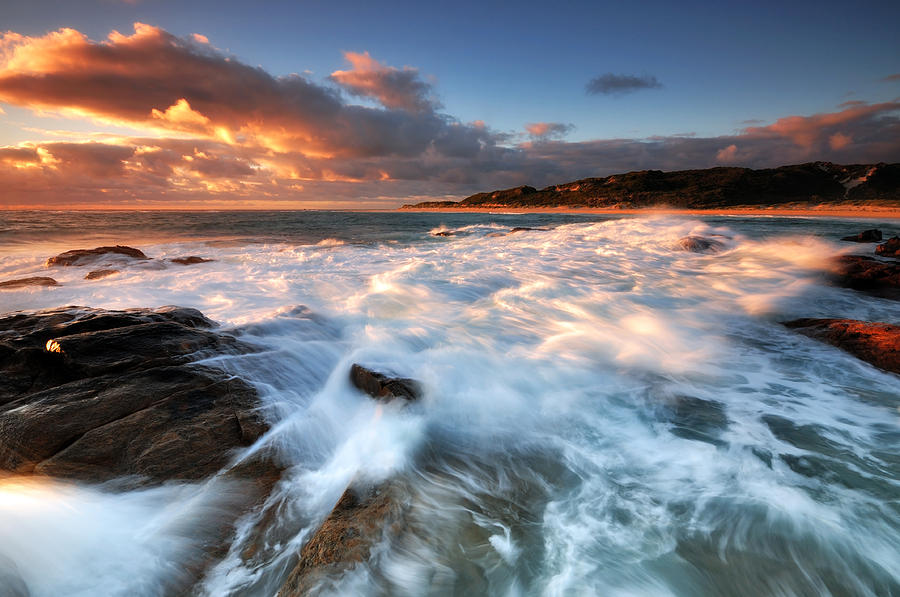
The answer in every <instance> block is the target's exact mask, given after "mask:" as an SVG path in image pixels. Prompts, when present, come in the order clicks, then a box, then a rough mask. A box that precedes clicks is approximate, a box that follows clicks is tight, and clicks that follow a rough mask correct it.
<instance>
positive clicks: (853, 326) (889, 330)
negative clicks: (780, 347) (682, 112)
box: [784, 319, 900, 373]
mask: <svg viewBox="0 0 900 597" xmlns="http://www.w3.org/2000/svg"><path fill="white" fill-rule="evenodd" d="M784 325H785V326H787V327H788V328H790V329H792V330H795V331H796V332H798V333H800V334H803V335H804V336H808V337H810V338H815V339H816V340H820V341H822V342H826V343H828V344H831V345H832V346H837V347H838V348H840V349H842V350H845V351H847V352H849V353H850V354H852V355H853V356H855V357H856V358H858V359H861V360H863V361H866V362H867V363H871V364H872V365H875V366H876V367H879V368H881V369H884V370H886V371H892V372H894V373H900V326H896V325H891V324H888V323H873V322H868V321H857V320H855V319H795V320H793V321H788V322H785V323H784Z"/></svg>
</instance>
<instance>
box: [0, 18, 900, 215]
mask: <svg viewBox="0 0 900 597" xmlns="http://www.w3.org/2000/svg"><path fill="white" fill-rule="evenodd" d="M345 58H346V60H347V61H348V63H349V65H350V68H348V69H344V70H337V71H335V72H334V73H332V74H331V75H330V76H329V77H328V78H327V79H326V80H325V81H323V82H315V81H312V80H310V79H308V78H306V77H305V76H300V75H290V76H286V77H275V76H272V75H270V74H269V73H267V72H266V71H264V70H263V69H261V68H258V67H250V66H248V65H246V64H243V63H242V62H240V60H238V59H237V58H236V57H234V56H230V55H227V54H225V53H223V52H222V51H221V50H219V49H217V48H215V47H214V46H213V45H212V44H211V43H210V40H209V39H208V38H206V37H205V36H203V35H201V34H193V35H191V36H189V37H186V38H179V37H176V36H174V35H172V34H170V33H168V32H166V31H164V30H162V29H160V28H157V27H153V26H151V25H146V24H141V23H136V24H135V25H134V32H133V33H132V34H127V35H126V34H122V33H119V32H117V31H113V32H111V33H110V34H109V36H108V37H107V39H105V40H101V41H94V40H91V39H89V38H88V37H87V36H86V35H84V34H82V33H81V32H78V31H76V30H74V29H61V30H59V31H55V32H51V33H48V34H46V35H44V36H40V37H28V36H24V35H21V34H18V33H14V32H7V33H5V34H2V35H0V104H6V105H9V106H18V107H23V108H26V109H28V110H31V111H32V112H33V113H35V114H37V115H41V116H47V115H50V116H53V115H60V116H63V117H66V118H76V119H79V120H84V121H86V122H90V123H92V124H93V126H95V127H97V128H98V129H99V130H96V131H90V132H78V131H65V130H53V129H47V130H45V131H43V132H41V131H39V130H38V129H33V130H34V132H35V134H36V136H37V137H43V138H36V139H34V140H32V141H28V142H23V143H18V144H10V145H6V146H2V147H0V188H3V189H4V192H3V193H2V194H0V208H7V209H9V208H23V207H31V208H53V207H61V206H65V207H67V208H85V207H102V208H117V207H122V206H126V207H129V208H139V209H153V208H172V207H185V208H196V209H221V208H224V207H228V206H230V207H234V208H246V209H254V208H262V207H264V206H268V207H283V208H285V209H296V208H300V207H310V208H312V206H317V207H319V208H321V207H322V206H333V207H341V206H346V207H351V206H356V207H363V208H377V207H383V208H390V207H394V206H396V205H399V204H401V203H406V202H409V200H410V198H411V197H417V198H432V199H433V198H441V199H443V198H459V197H461V196H465V195H467V194H470V193H473V192H476V191H482V190H488V189H494V188H503V187H510V186H516V185H520V184H531V185H534V186H546V185H549V184H554V183H559V182H564V181H569V180H574V179H577V178H584V177H589V176H605V175H608V174H613V173H617V172H623V171H630V170H640V169H662V170H677V169H685V168H704V167H711V166H716V165H735V166H749V167H768V166H778V165H783V164H787V163H799V162H805V161H815V160H828V161H835V162H842V163H863V162H879V161H900V100H895V101H892V102H882V103H877V104H869V103H866V102H863V101H861V100H855V101H854V102H847V103H845V104H842V105H841V106H838V107H837V108H836V110H835V111H834V112H828V113H821V114H814V115H809V116H802V115H791V116H786V117H784V118H780V119H778V120H776V121H775V122H773V123H771V124H768V125H766V124H763V123H758V122H755V121H753V122H751V121H748V122H747V124H748V125H751V124H752V125H753V126H747V127H746V128H744V129H742V130H739V131H737V132H736V133H734V134H731V135H722V136H716V137H697V136H690V135H673V136H662V137H659V136H657V137H651V138H647V139H598V140H593V141H582V142H567V141H564V140H563V137H564V136H565V135H566V134H567V133H568V132H570V131H571V130H572V129H573V128H574V125H572V124H566V123H556V122H535V123H527V124H525V125H524V127H523V129H524V131H525V133H524V134H523V133H521V132H518V133H517V132H502V131H496V130H494V129H492V128H491V127H490V126H488V125H487V124H485V123H484V122H481V121H477V122H472V123H464V122H461V121H459V120H458V119H456V118H454V117H452V116H450V115H448V114H445V113H443V112H442V111H441V110H443V108H442V106H441V105H440V103H439V102H438V101H437V100H436V99H435V98H436V95H437V94H436V92H435V90H434V89H433V87H432V84H431V83H429V82H426V81H425V80H423V79H422V78H421V76H420V74H419V71H418V70H417V69H415V68H413V67H409V66H405V67H403V68H396V67H392V66H389V65H385V64H383V63H381V62H379V61H377V60H376V59H375V58H373V57H371V56H370V55H369V54H368V53H367V52H362V53H354V52H348V53H346V54H345ZM354 99H362V100H365V101H366V102H368V104H367V105H360V104H357V103H354ZM0 117H2V116H0ZM110 129H113V130H116V131H123V130H125V131H134V134H133V135H128V134H122V133H121V132H119V133H112V132H110Z"/></svg>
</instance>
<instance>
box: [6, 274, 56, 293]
mask: <svg viewBox="0 0 900 597" xmlns="http://www.w3.org/2000/svg"><path fill="white" fill-rule="evenodd" d="M58 285H59V283H58V282H57V281H56V280H54V279H53V278H48V277H46V276H34V277H32V278H19V279H17V280H6V281H5V282H0V288H2V289H5V290H13V289H14V288H25V287H26V286H58Z"/></svg>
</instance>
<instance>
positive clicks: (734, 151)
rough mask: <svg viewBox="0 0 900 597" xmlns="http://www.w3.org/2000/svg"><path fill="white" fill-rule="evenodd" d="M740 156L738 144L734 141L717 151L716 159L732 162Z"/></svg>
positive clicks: (725, 162)
mask: <svg viewBox="0 0 900 597" xmlns="http://www.w3.org/2000/svg"><path fill="white" fill-rule="evenodd" d="M737 157H738V148H737V145H735V144H734V143H732V144H731V145H729V146H728V147H725V148H723V149H720V150H719V151H718V152H717V153H716V161H717V162H721V163H723V164H731V163H733V162H736V161H737Z"/></svg>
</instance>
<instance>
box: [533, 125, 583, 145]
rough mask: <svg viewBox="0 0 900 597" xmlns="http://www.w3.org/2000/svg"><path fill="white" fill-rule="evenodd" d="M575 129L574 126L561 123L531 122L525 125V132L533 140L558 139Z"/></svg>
mask: <svg viewBox="0 0 900 597" xmlns="http://www.w3.org/2000/svg"><path fill="white" fill-rule="evenodd" d="M574 128H575V126H574V125H571V124H564V123H562V122H532V123H529V124H526V125H525V132H527V133H528V135H529V136H530V137H531V138H532V139H535V140H538V141H546V140H548V139H560V138H562V137H565V136H566V135H567V134H569V133H570V132H571V131H572V130H573V129H574Z"/></svg>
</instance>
